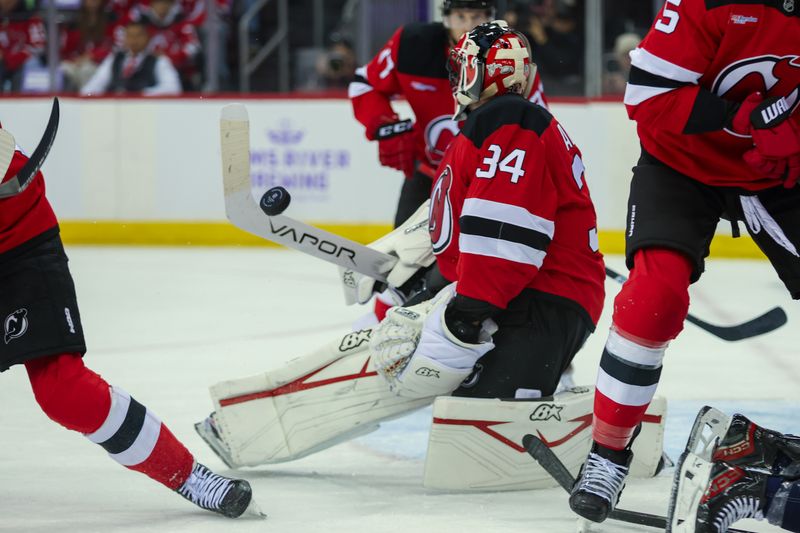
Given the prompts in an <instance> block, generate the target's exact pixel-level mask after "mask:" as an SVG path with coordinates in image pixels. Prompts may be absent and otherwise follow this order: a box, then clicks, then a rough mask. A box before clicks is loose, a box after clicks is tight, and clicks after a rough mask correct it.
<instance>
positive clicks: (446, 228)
mask: <svg viewBox="0 0 800 533" xmlns="http://www.w3.org/2000/svg"><path fill="white" fill-rule="evenodd" d="M452 185H453V170H452V169H451V168H450V165H447V166H446V167H445V169H444V170H443V171H442V173H441V174H440V175H439V178H438V179H437V180H436V183H435V184H434V186H433V192H431V211H430V216H429V217H428V230H429V231H430V233H431V243H432V244H433V253H435V254H438V253H441V252H443V251H444V250H446V249H447V247H448V246H449V245H450V241H451V240H452V238H453V206H452V204H451V202H450V187H451V186H452Z"/></svg>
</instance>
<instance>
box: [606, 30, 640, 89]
mask: <svg viewBox="0 0 800 533" xmlns="http://www.w3.org/2000/svg"><path fill="white" fill-rule="evenodd" d="M640 42H642V38H641V37H640V36H639V35H637V34H635V33H623V34H622V35H618V36H617V39H616V40H615V41H614V52H613V55H612V57H611V58H610V60H609V61H608V63H607V64H606V70H605V72H604V73H603V92H604V93H605V94H625V86H626V84H627V83H628V75H629V74H630V72H631V57H630V53H631V51H632V50H634V49H635V48H636V47H637V46H639V43H640Z"/></svg>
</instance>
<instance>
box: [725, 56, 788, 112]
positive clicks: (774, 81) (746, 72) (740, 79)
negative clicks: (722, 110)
mask: <svg viewBox="0 0 800 533" xmlns="http://www.w3.org/2000/svg"><path fill="white" fill-rule="evenodd" d="M711 90H712V91H713V92H714V93H715V94H717V95H719V96H722V97H725V98H727V99H730V100H734V101H742V100H744V99H745V98H747V96H748V95H750V94H752V93H754V92H756V91H760V92H763V93H764V94H766V95H768V96H785V97H786V102H787V103H788V104H789V107H791V108H792V109H795V108H796V107H797V105H798V103H799V101H800V98H798V93H800V56H796V55H788V56H783V57H779V56H774V55H763V56H758V57H751V58H748V59H743V60H741V61H737V62H736V63H733V64H731V65H729V66H728V67H727V68H725V69H723V70H722V71H721V72H720V73H719V75H717V78H716V79H715V80H714V84H713V86H712V88H711Z"/></svg>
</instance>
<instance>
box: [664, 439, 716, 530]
mask: <svg viewBox="0 0 800 533" xmlns="http://www.w3.org/2000/svg"><path fill="white" fill-rule="evenodd" d="M712 466H713V463H710V462H708V461H706V460H704V459H703V458H702V457H700V456H698V455H695V454H693V453H692V452H690V451H685V452H683V454H682V455H681V457H680V459H679V460H678V465H677V467H676V468H675V477H674V479H673V482H672V494H671V496H670V502H669V511H668V513H667V533H694V531H695V527H696V522H697V508H698V506H699V505H700V500H701V499H702V498H703V495H704V494H705V492H706V487H707V486H708V481H709V479H710V477H711V467H712Z"/></svg>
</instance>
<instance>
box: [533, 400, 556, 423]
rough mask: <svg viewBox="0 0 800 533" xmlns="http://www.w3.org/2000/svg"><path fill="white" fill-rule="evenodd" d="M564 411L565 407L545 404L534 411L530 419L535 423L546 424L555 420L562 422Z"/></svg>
mask: <svg viewBox="0 0 800 533" xmlns="http://www.w3.org/2000/svg"><path fill="white" fill-rule="evenodd" d="M562 409H564V406H563V405H555V404H552V403H543V404H541V405H539V406H538V407H536V409H534V410H533V412H532V413H531V416H530V418H531V421H533V422H544V421H547V420H550V419H553V418H554V419H556V420H558V421H559V422H561V410H562Z"/></svg>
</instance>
